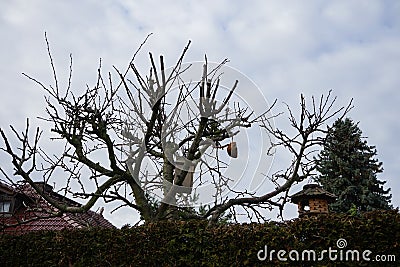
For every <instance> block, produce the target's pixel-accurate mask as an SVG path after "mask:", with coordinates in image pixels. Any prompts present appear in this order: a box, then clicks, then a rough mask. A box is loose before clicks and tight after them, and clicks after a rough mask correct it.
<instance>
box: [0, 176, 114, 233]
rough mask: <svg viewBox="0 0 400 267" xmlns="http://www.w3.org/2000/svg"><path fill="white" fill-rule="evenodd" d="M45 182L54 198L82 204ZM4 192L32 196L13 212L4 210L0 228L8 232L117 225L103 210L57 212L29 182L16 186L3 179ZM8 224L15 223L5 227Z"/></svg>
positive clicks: (0, 187)
mask: <svg viewBox="0 0 400 267" xmlns="http://www.w3.org/2000/svg"><path fill="white" fill-rule="evenodd" d="M41 185H42V186H43V188H44V189H45V193H46V194H48V195H49V196H51V197H52V199H54V200H56V201H58V202H60V203H64V204H67V205H69V206H80V204H79V203H77V202H75V201H73V200H71V199H69V198H67V197H65V196H62V195H60V194H58V193H56V192H54V191H53V190H52V187H51V186H47V185H44V184H41ZM0 192H3V193H6V194H8V195H13V196H14V197H23V198H24V199H25V200H28V201H24V203H23V205H21V206H20V207H17V209H16V210H14V212H13V214H8V213H0V229H1V228H4V229H3V231H4V232H7V233H26V232H31V231H40V230H62V229H65V228H85V227H103V228H113V227H114V226H113V225H112V224H111V223H110V222H109V221H108V220H106V219H105V218H104V217H103V216H102V215H101V214H99V213H96V212H94V211H91V210H89V211H87V212H84V213H64V214H62V215H61V216H54V213H55V212H57V210H55V209H54V208H53V207H51V206H50V205H49V204H48V203H47V202H46V201H45V200H44V199H43V198H42V197H41V196H40V195H39V194H38V193H37V192H36V191H34V189H33V188H32V187H31V186H30V185H29V184H24V185H23V186H21V187H18V188H12V187H10V186H7V185H4V184H2V183H0ZM5 225H8V226H10V225H15V226H12V227H4V226H5ZM2 226H3V227H2Z"/></svg>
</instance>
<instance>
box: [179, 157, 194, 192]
mask: <svg viewBox="0 0 400 267" xmlns="http://www.w3.org/2000/svg"><path fill="white" fill-rule="evenodd" d="M184 164H185V158H182V157H180V158H178V159H177V160H176V161H175V176H174V184H176V183H177V180H178V176H179V174H180V173H181V172H182V171H183V166H184ZM194 170H195V166H194V165H193V164H191V165H190V167H189V169H188V172H187V174H186V176H185V180H183V182H182V186H181V187H180V188H179V189H178V190H177V192H178V193H187V194H190V193H191V192H192V188H193V173H194Z"/></svg>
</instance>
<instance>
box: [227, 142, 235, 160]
mask: <svg viewBox="0 0 400 267" xmlns="http://www.w3.org/2000/svg"><path fill="white" fill-rule="evenodd" d="M226 150H227V151H228V155H229V156H231V157H232V158H237V156H238V149H237V145H236V142H233V140H232V142H230V143H229V144H228V147H227V148H226Z"/></svg>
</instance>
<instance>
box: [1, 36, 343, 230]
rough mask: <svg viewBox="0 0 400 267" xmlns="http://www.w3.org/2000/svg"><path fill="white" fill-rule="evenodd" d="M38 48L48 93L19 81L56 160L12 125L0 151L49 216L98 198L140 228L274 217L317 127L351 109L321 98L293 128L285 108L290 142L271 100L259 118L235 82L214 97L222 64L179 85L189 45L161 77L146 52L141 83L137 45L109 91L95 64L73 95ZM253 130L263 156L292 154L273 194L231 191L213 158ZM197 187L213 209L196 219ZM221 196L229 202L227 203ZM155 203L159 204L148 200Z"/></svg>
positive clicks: (310, 166) (305, 162) (304, 164)
mask: <svg viewBox="0 0 400 267" xmlns="http://www.w3.org/2000/svg"><path fill="white" fill-rule="evenodd" d="M146 40H147V38H146ZM46 43H47V49H48V55H49V58H50V64H51V67H52V71H53V77H54V84H53V85H52V86H46V85H44V84H43V83H41V82H40V81H38V80H36V79H35V78H33V77H31V76H29V75H27V74H24V75H25V76H26V77H27V78H29V79H31V80H33V81H34V82H36V83H37V84H39V85H40V86H41V87H42V88H43V89H44V90H45V92H46V104H47V107H46V113H47V117H46V118H43V120H45V121H47V122H49V123H50V124H51V125H52V126H51V131H52V132H53V133H54V134H55V135H56V136H55V137H54V138H52V139H53V140H54V141H56V142H61V143H62V144H63V151H62V152H61V153H59V154H57V155H51V154H50V153H49V152H48V151H46V150H45V149H42V148H41V147H40V146H39V141H40V137H41V135H42V132H41V130H39V129H36V131H35V133H34V135H33V138H32V136H31V135H30V133H29V131H30V126H29V122H28V123H27V125H26V129H25V131H24V132H22V133H18V131H17V130H15V129H14V128H13V127H12V126H11V129H12V131H13V133H14V134H15V136H16V137H17V140H18V141H19V143H20V145H19V146H18V147H13V146H12V144H11V142H10V141H9V138H8V137H7V135H6V133H5V132H4V130H3V129H0V133H1V136H2V139H3V141H4V146H3V147H2V151H4V152H6V153H7V154H8V155H9V156H10V157H11V160H12V165H13V167H14V170H15V174H16V175H18V176H20V177H22V179H23V180H24V181H26V182H27V183H29V184H30V185H31V186H32V187H33V188H34V189H35V190H36V191H37V192H38V193H39V194H41V195H42V197H43V198H44V199H45V200H46V201H47V202H49V203H50V204H51V205H52V206H53V207H54V208H55V211H54V215H55V216H59V215H60V214H62V213H67V212H78V213H79V212H85V211H87V210H89V209H90V208H92V207H93V205H94V204H95V203H96V202H97V201H98V200H99V199H103V200H104V201H105V202H119V203H120V205H119V206H118V208H120V207H130V208H132V209H134V210H137V211H138V212H139V213H140V215H141V218H142V219H143V220H145V221H157V220H164V219H187V218H198V219H208V220H209V221H210V223H211V224H213V223H216V222H217V221H218V220H219V219H221V216H223V214H225V213H226V212H231V213H233V214H234V215H235V214H236V212H237V207H242V208H243V209H244V210H245V211H246V212H248V215H249V216H250V217H253V216H254V217H255V218H257V219H259V220H260V219H262V218H263V216H264V214H263V209H266V208H268V209H271V208H272V207H274V206H277V207H279V208H280V210H281V211H282V210H283V207H284V205H285V203H286V199H287V197H288V192H289V189H290V187H291V186H292V185H293V184H294V183H297V182H301V181H302V180H304V179H305V178H306V177H309V176H310V175H311V174H312V172H313V170H314V162H313V159H312V157H310V155H311V154H312V153H313V151H315V149H317V148H318V146H319V145H320V143H321V140H322V139H321V135H323V126H324V124H325V122H326V121H327V120H329V119H331V118H333V117H335V116H339V115H341V116H344V114H346V113H348V112H349V110H350V108H351V102H350V104H349V105H348V106H347V107H340V108H337V109H335V108H334V104H335V100H336V98H334V99H332V98H331V95H330V92H329V94H328V96H326V97H324V96H322V97H321V98H320V99H319V100H318V101H316V100H315V99H314V98H312V103H311V106H310V107H308V106H307V105H306V101H305V98H304V97H303V96H301V103H300V104H301V113H300V118H299V119H298V120H297V119H296V116H295V115H294V114H293V113H292V111H291V109H290V108H289V107H288V111H289V120H290V122H291V126H292V127H293V129H295V130H296V133H295V135H294V136H289V135H287V134H286V133H285V132H284V131H282V130H280V129H279V128H275V127H274V125H273V122H272V120H273V118H274V117H275V116H271V115H270V114H271V113H270V111H271V108H272V107H274V105H275V103H276V101H275V102H274V104H273V105H272V106H271V107H270V108H266V110H265V111H264V112H262V113H261V114H254V113H253V112H252V111H251V110H249V109H248V108H245V107H242V106H241V105H240V103H237V102H235V101H234V100H233V95H234V92H235V90H236V89H237V88H238V86H239V81H237V80H236V81H235V82H233V84H232V85H231V88H230V89H229V90H228V91H225V92H224V91H222V90H221V89H220V88H221V87H220V82H221V79H222V78H223V76H222V74H223V73H222V72H221V69H222V68H223V66H224V65H225V64H226V63H227V62H228V61H227V60H224V61H223V62H221V63H220V64H217V65H216V66H214V67H211V64H209V63H208V62H207V58H205V62H204V64H203V69H202V74H201V73H199V74H200V75H199V76H200V77H199V79H198V80H190V81H188V80H187V79H185V78H183V76H184V74H185V73H186V72H187V71H188V70H189V69H190V67H191V65H190V64H184V56H185V54H186V53H187V51H188V48H189V45H190V41H189V43H188V44H187V46H186V47H185V48H184V49H183V51H182V53H181V56H180V57H179V58H178V60H177V61H176V63H175V65H173V67H171V68H166V66H165V63H164V57H163V56H160V58H159V61H156V60H155V59H154V58H153V55H152V54H151V53H149V62H150V68H149V72H148V73H147V75H144V74H142V73H141V72H140V71H139V69H138V67H137V65H136V63H135V58H136V56H137V54H138V53H139V52H140V51H141V49H142V46H143V44H144V43H143V44H142V45H141V46H140V47H139V49H138V50H137V51H136V53H135V54H134V56H133V58H132V60H131V61H130V64H129V67H128V69H127V70H126V71H125V72H121V71H119V70H118V69H117V68H114V70H115V73H116V75H117V77H118V79H119V80H118V83H116V84H114V83H113V77H112V75H111V73H108V77H107V78H105V77H103V74H102V71H101V64H100V67H99V70H98V77H97V83H96V85H95V86H94V87H92V88H90V87H87V88H86V90H85V91H84V92H83V93H82V94H79V95H77V94H76V93H75V92H73V90H72V87H71V80H72V57H71V64H70V73H69V78H68V84H67V87H66V89H65V90H63V89H62V88H60V86H59V82H58V78H57V73H56V69H55V66H54V63H53V59H52V55H51V53H50V48H49V43H48V41H47V37H46ZM130 77H131V78H130ZM221 91H222V93H223V96H221ZM252 125H255V126H260V127H262V128H263V129H265V131H267V132H268V133H269V135H270V136H271V137H272V139H271V140H273V143H272V145H271V149H270V152H271V153H272V151H273V150H274V149H275V148H276V147H277V146H283V147H284V148H286V149H288V151H289V152H290V153H291V154H292V155H293V159H292V162H291V163H290V166H289V167H288V168H287V170H284V171H281V172H277V173H274V174H273V175H272V176H270V177H268V179H269V182H270V183H271V184H272V185H273V189H272V190H271V191H270V192H267V193H265V192H247V191H246V190H245V189H244V190H243V191H237V190H236V189H233V188H231V187H230V185H229V182H230V181H231V177H227V176H226V175H225V174H224V172H223V168H225V167H226V165H227V163H226V162H224V160H223V159H221V156H220V153H221V151H222V150H225V149H227V151H228V153H229V155H230V156H232V157H236V156H237V155H236V151H235V149H236V147H235V145H236V144H235V142H232V138H233V136H235V135H237V134H238V133H239V131H240V130H241V129H245V128H249V127H251V126H252ZM224 153H225V152H224ZM149 166H151V167H149ZM59 170H61V171H62V172H60V171H59ZM1 171H2V173H3V174H4V176H5V177H6V180H7V182H8V183H14V179H13V177H9V175H7V174H6V173H7V172H6V170H4V169H1ZM38 174H39V176H40V177H42V178H43V180H42V181H43V182H45V183H49V182H51V181H52V179H54V177H55V176H58V177H59V176H60V174H61V175H63V179H64V182H65V183H64V185H63V186H62V187H60V188H61V189H60V191H61V192H63V193H64V194H65V195H67V194H72V195H73V196H74V197H78V198H82V200H83V201H84V204H83V205H81V206H66V205H63V204H60V203H59V202H57V201H55V200H54V199H52V198H51V197H49V196H47V195H46V194H42V191H41V189H40V187H39V186H38V185H37V183H35V181H34V179H33V177H34V176H35V175H36V176H35V177H37V176H38ZM59 181H60V179H57V182H59ZM206 181H209V182H210V183H211V184H212V185H213V192H212V193H211V194H212V197H213V201H212V202H211V203H209V205H207V206H203V207H201V208H200V210H195V209H194V208H193V207H192V206H191V205H190V203H193V202H195V201H196V198H197V197H198V195H197V193H196V187H200V186H202V185H203V184H204V183H206ZM76 185H78V186H76ZM88 185H91V186H88ZM88 188H94V189H93V190H90V189H88ZM227 191H229V192H230V193H232V194H231V195H230V196H231V197H227V194H226V192H227ZM157 194H158V195H161V198H160V199H157V198H156V197H155V196H157Z"/></svg>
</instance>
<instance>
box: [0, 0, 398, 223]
mask: <svg viewBox="0 0 400 267" xmlns="http://www.w3.org/2000/svg"><path fill="white" fill-rule="evenodd" d="M399 14H400V1H397V0H393V1H390V0H388V1H384V0H382V1H373V0H370V1H364V0H359V1H355V0H344V1H228V0H226V1H215V0H214V1H128V0H127V1H122V0H121V1H117V0H115V1H50V0H49V1H18V0H13V1H6V0H5V1H1V3H0V34H1V40H2V41H1V43H0V58H1V61H2V64H1V65H0V84H1V92H2V95H1V98H0V126H1V127H2V128H3V127H6V126H7V125H9V124H14V125H16V126H17V127H19V129H21V130H22V128H23V125H24V123H25V119H26V118H27V117H29V118H32V119H34V118H35V117H36V116H37V115H41V114H43V110H44V101H43V95H44V93H43V91H41V90H40V88H38V87H37V86H36V85H35V84H33V83H32V82H31V81H29V80H27V79H26V78H24V77H23V76H22V75H21V73H22V72H25V73H28V74H30V75H32V76H34V77H36V78H37V79H38V80H41V81H43V82H44V83H46V84H50V83H51V79H52V72H51V69H50V68H49V61H48V57H47V54H46V46H45V41H44V32H45V31H46V32H47V35H48V38H49V41H50V45H51V47H52V51H53V58H54V60H55V64H56V67H57V70H58V71H59V76H60V80H61V82H64V84H65V82H66V79H67V74H68V64H69V54H70V53H72V55H73V60H74V84H73V85H74V86H75V87H79V86H84V85H85V84H86V83H87V84H93V83H94V81H95V79H96V71H97V67H98V64H99V58H102V60H103V67H104V69H105V70H106V71H112V65H115V66H117V67H118V68H121V69H124V68H126V66H127V64H128V62H129V60H130V57H131V56H132V54H133V52H134V51H135V50H136V49H137V47H138V45H139V44H140V43H141V42H142V41H143V40H144V38H145V37H146V36H147V34H149V33H150V32H152V33H154V34H153V35H152V37H151V38H150V39H149V41H148V43H147V44H146V46H145V48H144V49H145V52H147V51H152V52H153V53H154V54H155V55H158V54H164V55H165V56H166V61H167V63H168V62H169V63H170V64H172V63H174V60H175V59H176V58H177V56H178V55H179V53H180V52H181V50H182V48H183V47H184V45H185V44H186V43H187V42H188V40H192V46H191V48H190V51H189V53H188V56H187V58H186V59H187V60H188V61H191V60H196V61H198V60H202V59H203V58H204V54H205V53H207V56H208V59H210V60H211V61H221V60H222V59H224V58H229V59H230V63H229V64H230V66H232V67H234V68H236V69H238V70H240V71H241V72H242V73H244V74H245V75H247V76H248V77H249V78H250V79H251V80H253V81H254V83H255V84H257V86H258V87H259V88H260V90H261V91H262V92H263V94H264V95H265V97H266V98H267V99H268V101H270V102H272V101H273V100H274V99H275V98H277V99H278V101H279V103H280V104H281V103H282V102H286V103H288V104H289V105H292V106H295V105H297V104H298V102H299V95H300V94H301V93H303V94H304V95H305V96H306V97H310V96H312V95H316V96H319V95H320V94H322V93H327V92H328V90H329V89H333V94H334V95H336V96H338V104H339V105H346V104H347V103H348V101H349V100H350V99H351V98H354V105H355V108H354V109H353V110H352V111H351V113H350V117H351V118H352V119H353V120H355V121H357V122H359V126H360V128H361V130H362V131H363V134H364V136H367V137H368V139H367V140H368V144H369V145H375V146H376V148H377V150H378V159H379V160H380V161H382V162H383V164H384V165H383V167H384V173H383V174H381V175H380V176H379V178H380V179H381V180H386V181H387V185H386V186H387V187H391V188H392V194H393V199H392V202H393V204H394V206H396V207H398V206H399V205H400V180H399V179H398V176H399V174H400V164H399V162H400V153H399V151H400V144H399V136H398V135H399V134H400V125H399V122H398V116H399V115H400V105H399V103H400V92H399V90H398V89H399V88H398V87H399V86H400V75H399V71H400V17H399ZM145 54H146V53H145ZM250 93H251V92H249V94H250ZM281 107H282V109H283V106H282V105H281ZM32 123H36V125H37V124H38V123H39V122H37V121H33V122H32ZM276 123H277V124H279V123H280V121H276ZM289 210H291V211H294V213H291V214H292V215H293V214H295V208H294V207H291V208H289ZM288 217H290V215H289V216H288ZM109 218H111V220H112V221H113V222H114V223H115V224H117V225H121V221H120V220H118V218H113V217H112V216H110V217H109Z"/></svg>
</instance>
